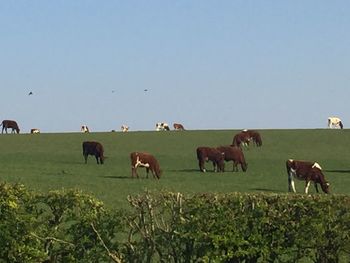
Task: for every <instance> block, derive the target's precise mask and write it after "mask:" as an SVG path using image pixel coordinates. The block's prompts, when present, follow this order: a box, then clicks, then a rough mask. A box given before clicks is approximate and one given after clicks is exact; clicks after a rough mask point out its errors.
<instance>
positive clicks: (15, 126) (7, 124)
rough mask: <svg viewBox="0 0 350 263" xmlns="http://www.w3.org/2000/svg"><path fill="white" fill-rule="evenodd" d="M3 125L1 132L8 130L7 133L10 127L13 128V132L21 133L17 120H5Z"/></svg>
mask: <svg viewBox="0 0 350 263" xmlns="http://www.w3.org/2000/svg"><path fill="white" fill-rule="evenodd" d="M1 125H2V131H1V133H4V130H5V131H6V133H7V129H8V128H11V129H12V131H11V133H15V131H16V132H17V133H19V128H18V124H17V122H15V121H12V120H3V121H2V123H1V124H0V126H1Z"/></svg>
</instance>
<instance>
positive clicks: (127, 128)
mask: <svg viewBox="0 0 350 263" xmlns="http://www.w3.org/2000/svg"><path fill="white" fill-rule="evenodd" d="M120 129H121V130H122V132H128V131H129V126H128V125H125V124H123V125H122V126H121V127H120Z"/></svg>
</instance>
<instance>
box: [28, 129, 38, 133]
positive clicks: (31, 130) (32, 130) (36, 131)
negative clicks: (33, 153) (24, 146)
mask: <svg viewBox="0 0 350 263" xmlns="http://www.w3.org/2000/svg"><path fill="white" fill-rule="evenodd" d="M30 133H32V134H36V133H40V130H39V129H30Z"/></svg>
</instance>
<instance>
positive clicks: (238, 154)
mask: <svg viewBox="0 0 350 263" xmlns="http://www.w3.org/2000/svg"><path fill="white" fill-rule="evenodd" d="M217 149H218V150H219V151H220V152H221V153H222V154H224V159H225V161H226V162H229V161H232V163H233V166H232V171H236V172H238V164H239V165H240V166H241V168H242V171H243V172H245V171H247V168H248V164H247V163H246V161H245V158H244V154H243V151H242V149H241V148H239V147H237V146H219V147H217Z"/></svg>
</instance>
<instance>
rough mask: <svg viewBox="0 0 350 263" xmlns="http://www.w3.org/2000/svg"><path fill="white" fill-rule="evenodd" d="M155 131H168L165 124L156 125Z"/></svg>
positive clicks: (167, 126)
mask: <svg viewBox="0 0 350 263" xmlns="http://www.w3.org/2000/svg"><path fill="white" fill-rule="evenodd" d="M156 131H170V128H169V125H168V124H167V123H165V122H158V123H156Z"/></svg>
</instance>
